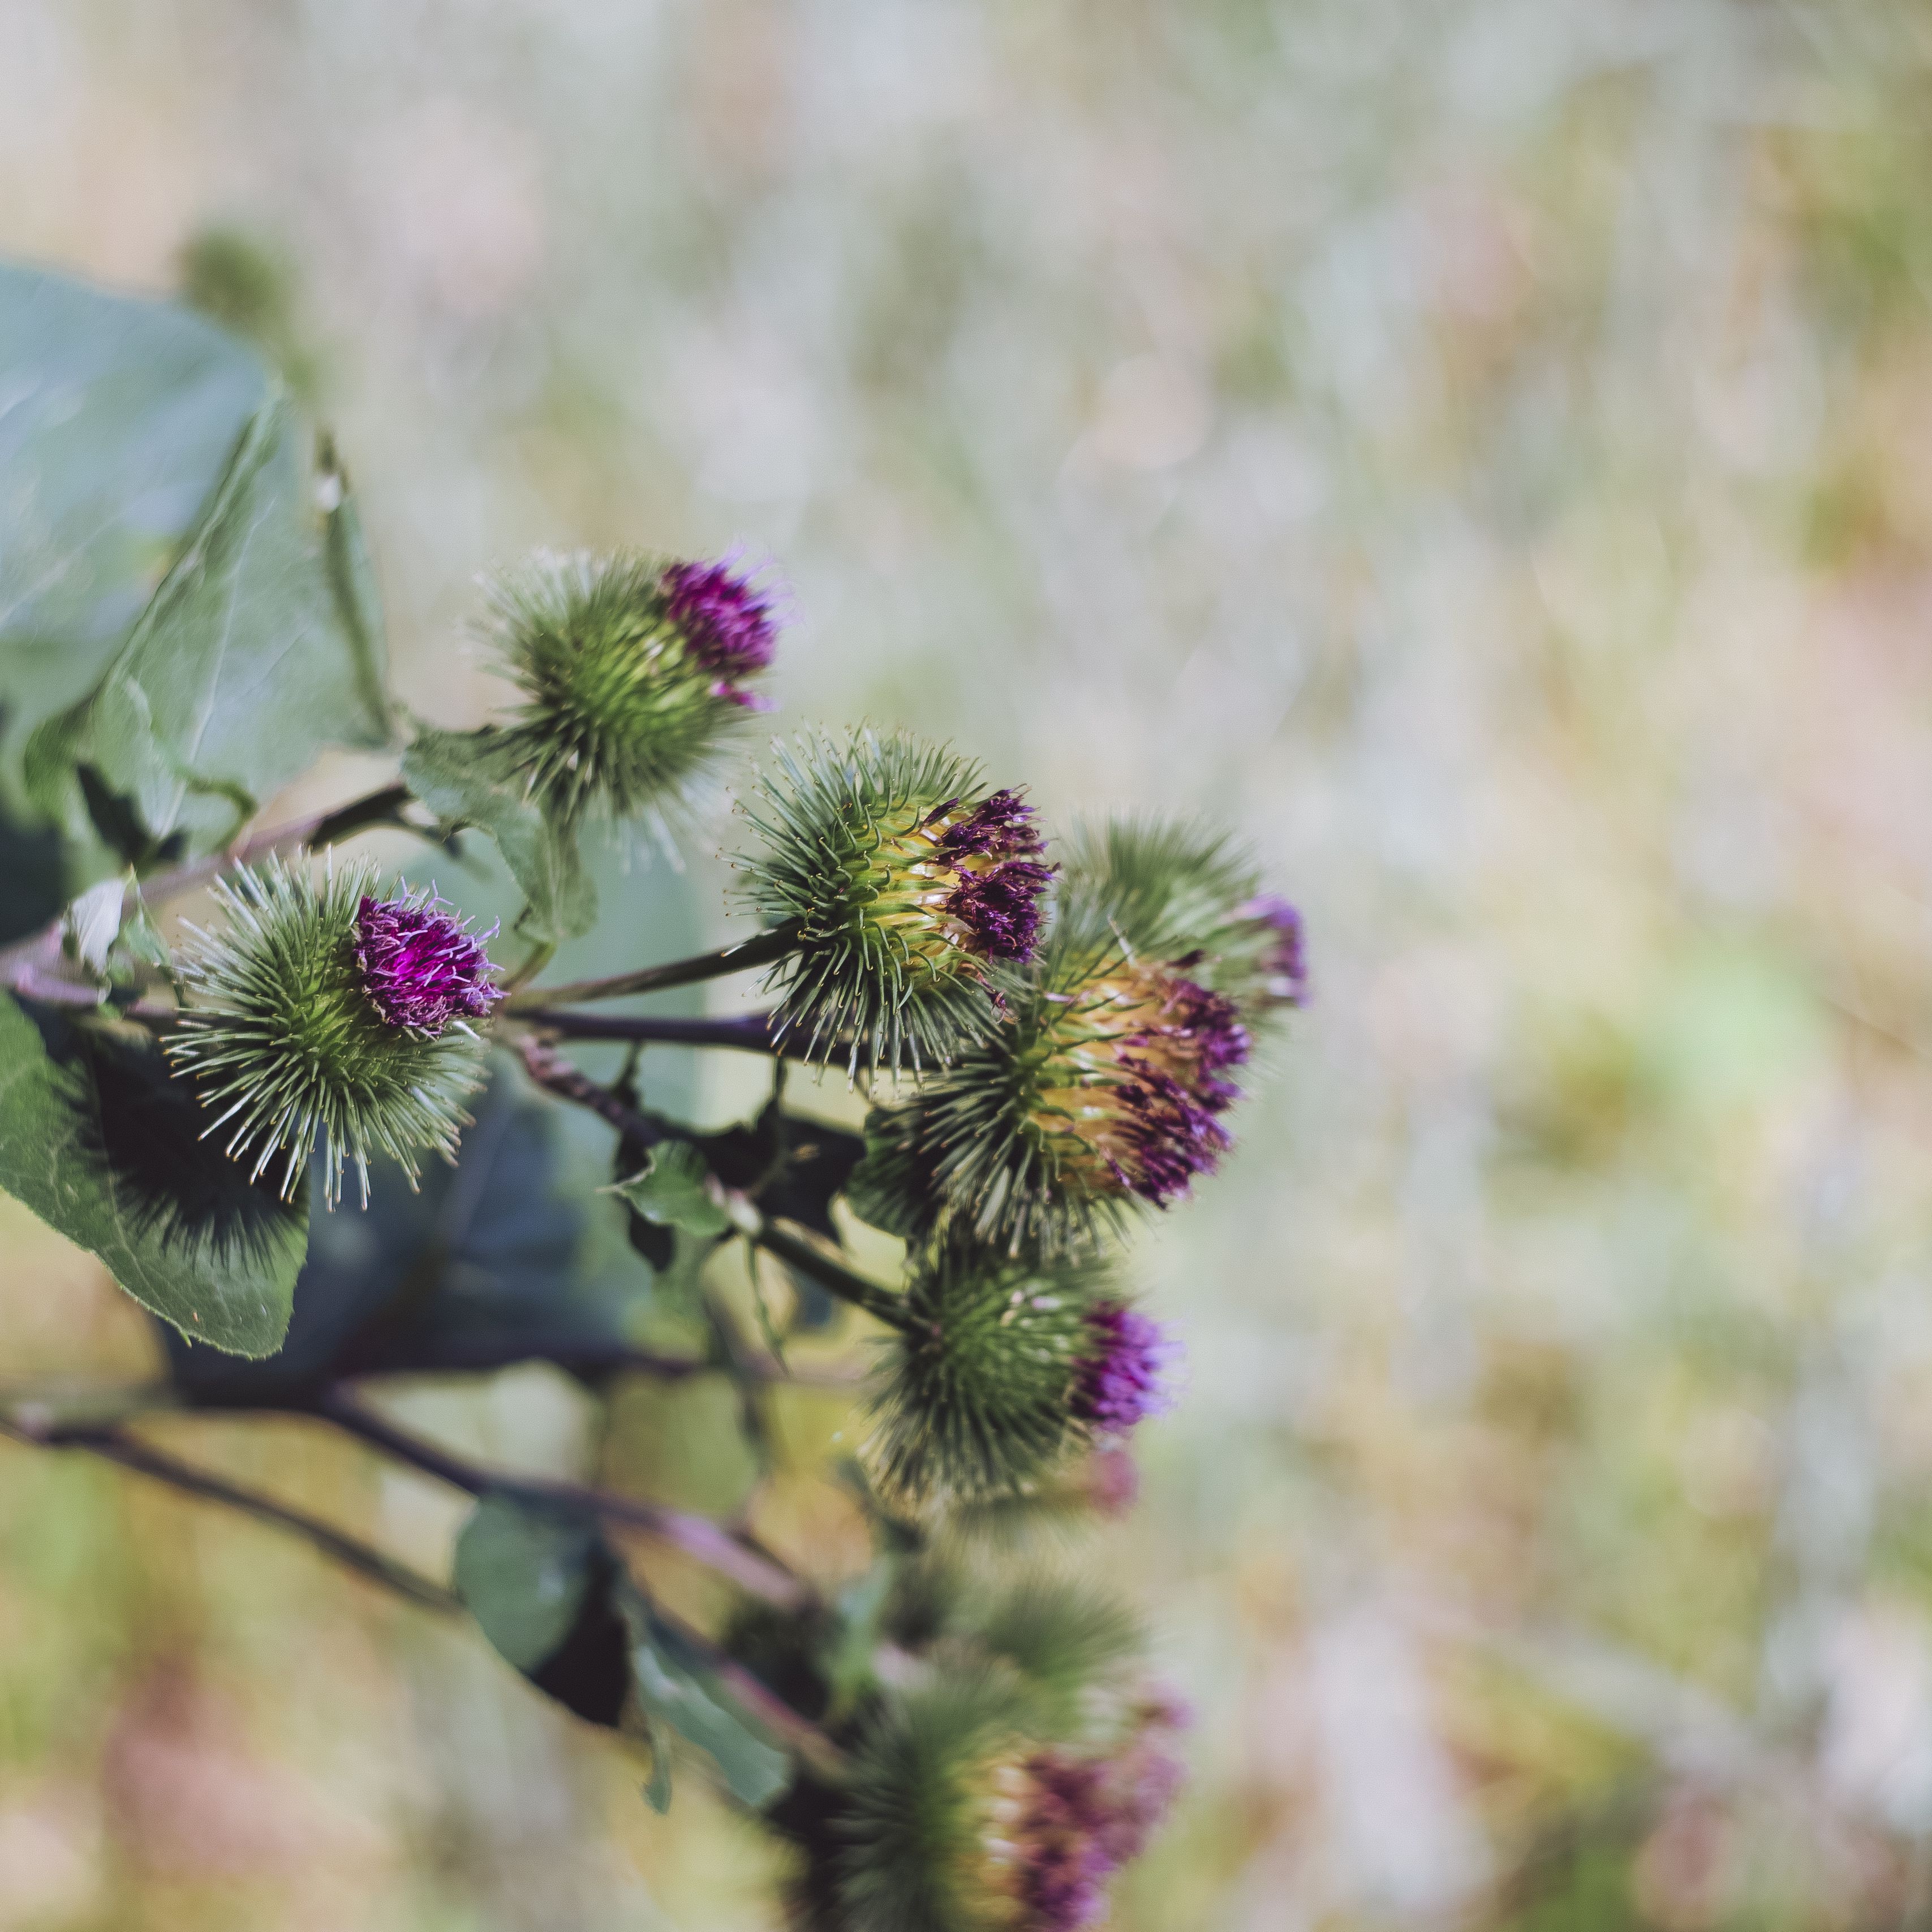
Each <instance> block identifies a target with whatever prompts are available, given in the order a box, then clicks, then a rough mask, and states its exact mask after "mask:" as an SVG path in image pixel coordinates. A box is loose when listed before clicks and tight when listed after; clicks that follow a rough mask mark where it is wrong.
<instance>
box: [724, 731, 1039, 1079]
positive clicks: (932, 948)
mask: <svg viewBox="0 0 1932 1932" xmlns="http://www.w3.org/2000/svg"><path fill="white" fill-rule="evenodd" d="M773 750H774V754H775V760H776V769H775V771H773V772H769V773H766V774H765V775H763V776H762V777H761V779H760V787H759V793H758V796H757V799H755V800H754V801H753V802H750V803H748V804H747V805H746V806H745V815H746V817H748V819H749V820H750V821H751V824H752V825H753V826H754V827H755V828H756V829H757V831H758V832H760V834H761V835H762V838H763V844H762V848H761V849H760V850H759V851H757V852H756V853H753V854H751V855H748V856H746V857H745V859H743V860H742V861H741V864H742V869H743V871H744V873H745V895H746V897H747V898H748V900H749V901H750V902H751V905H752V906H753V907H754V909H755V910H756V911H757V914H758V916H759V917H760V919H761V920H762V921H763V923H764V925H765V926H766V929H767V930H768V932H769V934H771V935H773V937H774V938H775V939H777V940H778V941H781V942H782V944H783V950H782V952H781V955H780V956H779V958H778V960H777V962H776V963H775V965H773V967H772V972H771V974H770V977H769V980H768V984H769V985H771V986H774V987H775V988H776V989H778V992H779V993H780V995H781V998H780V1001H779V1005H778V1014H777V1018H776V1025H775V1033H776V1034H777V1035H778V1037H784V1036H785V1035H787V1034H791V1033H793V1032H802V1033H803V1034H805V1051H806V1052H807V1054H808V1055H809V1056H811V1057H815V1058H831V1057H832V1056H834V1055H838V1056H840V1057H843V1058H845V1059H846V1060H847V1063H848V1064H850V1066H851V1067H853V1068H854V1069H856V1068H857V1067H859V1066H861V1065H888V1066H890V1067H895V1068H896V1067H898V1066H900V1065H901V1064H903V1063H904V1062H907V1061H910V1064H912V1065H913V1067H925V1066H930V1065H932V1064H934V1063H935V1062H936V1061H944V1060H945V1059H946V1058H948V1057H949V1056H950V1054H951V1053H952V1052H953V1051H954V1050H955V1049H956V1048H957V1047H958V1046H959V1045H960V1044H961V1043H962V1042H965V1041H970V1040H974V1039H977V1038H983V1037H986V1034H987V1033H988V1032H989V1030H990V1028H992V1024H993V1022H994V1020H995V1017H996V1016H997V1014H998V1010H999V1008H998V983H997V982H996V980H995V973H996V971H997V970H998V969H999V968H1001V967H1017V966H1021V965H1025V964H1026V963H1028V962H1030V961H1031V959H1033V957H1034V954H1035V953H1036V951H1037V947H1038V944H1039V935H1040V920H1041V901H1042V898H1043V895H1044V893H1045V892H1046V889H1047V887H1048V886H1049V884H1050V883H1052V877H1053V869H1052V867H1051V866H1050V865H1047V864H1046V863H1045V862H1044V861H1043V859H1042V857H1041V856H1040V855H1041V851H1042V844H1041V839H1040V832H1039V829H1038V828H1037V824H1036V823H1035V820H1034V812H1033V808H1031V806H1030V805H1028V804H1027V803H1026V802H1025V800H1024V799H1022V797H1021V796H1019V793H1017V792H1015V791H1012V790H988V788H987V787H986V785H985V784H984V783H983V781H982V780H981V778H980V772H979V770H978V768H977V766H974V765H972V764H971V763H968V762H967V761H965V760H962V759H959V758H956V757H953V755H952V754H950V752H947V751H942V750H938V749H936V748H932V747H930V746H927V745H920V744H919V743H917V742H915V741H913V740H912V739H908V738H906V737H904V736H891V737H886V738H883V739H882V738H880V737H878V736H876V735H875V734H874V733H871V732H869V731H863V730H861V731H855V732H853V733H850V734H849V735H848V736H846V737H845V738H844V739H837V738H832V737H829V736H816V737H807V738H803V739H799V740H798V741H797V742H796V743H795V744H791V745H787V744H785V743H783V742H779V743H778V744H776V745H775V746H774V747H773Z"/></svg>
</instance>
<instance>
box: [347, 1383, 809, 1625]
mask: <svg viewBox="0 0 1932 1932" xmlns="http://www.w3.org/2000/svg"><path fill="white" fill-rule="evenodd" d="M313 1412H314V1414H315V1415H317V1416H319V1417H320V1418H321V1419H322V1420H323V1421H325V1422H331V1423H333V1424H335V1427H337V1428H338V1429H340V1430H342V1431H343V1432H344V1434H346V1435H350V1436H356V1437H357V1438H358V1439H359V1440H361V1441H362V1442H366V1443H368V1445H369V1446H370V1447H371V1448H372V1449H378V1450H380V1451H382V1453H383V1454H384V1455H386V1456H390V1457H394V1458H395V1460H397V1461H398V1462H399V1463H407V1464H409V1466H410V1467H411V1468H412V1469H420V1470H421V1471H422V1472H423V1474H424V1475H426V1476H434V1477H435V1478H437V1480H438V1481H440V1482H445V1483H447V1484H449V1485H450V1487H452V1489H458V1490H463V1492H464V1493H466V1494H467V1495H469V1496H482V1495H484V1494H485V1493H487V1492H489V1491H490V1490H496V1491H499V1492H501V1493H503V1494H505V1495H508V1496H528V1497H531V1498H532V1499H536V1500H538V1501H541V1502H556V1503H565V1504H568V1505H572V1506H573V1507H574V1508H578V1509H582V1510H588V1511H591V1512H592V1514H595V1515H596V1516H599V1517H602V1518H603V1519H604V1521H605V1522H607V1523H622V1524H624V1525H625V1526H628V1528H631V1529H641V1530H646V1531H648V1532H649V1533H650V1534H651V1535H653V1536H655V1537H657V1538H659V1539H660V1540H661V1541H663V1542H665V1543H668V1544H670V1545H671V1546H672V1547H673V1548H674V1549H678V1550H682V1551H683V1552H684V1553H685V1555H686V1556H692V1557H695V1558H696V1559H697V1561H698V1562H700V1563H702V1564H703V1565H706V1568H709V1569H712V1570H715V1571H717V1572H718V1574H719V1575H720V1576H722V1577H730V1580H732V1582H733V1583H736V1584H737V1585H739V1587H740V1588H741V1589H745V1590H748V1591H749V1592H751V1594H752V1595H754V1596H757V1597H762V1598H763V1599H764V1600H765V1601H766V1602H767V1603H769V1604H779V1605H781V1606H782V1607H784V1608H786V1609H796V1608H797V1607H799V1606H800V1605H802V1604H805V1603H806V1602H808V1601H809V1600H810V1598H811V1591H810V1589H808V1586H806V1585H805V1583H804V1582H803V1580H802V1579H800V1578H799V1577H794V1576H793V1574H791V1572H790V1571H789V1570H787V1569H786V1568H784V1566H783V1565H781V1564H779V1563H778V1562H775V1561H774V1560H773V1559H772V1558H770V1557H769V1556H763V1555H760V1553H758V1552H757V1551H756V1550H748V1549H747V1548H746V1547H745V1546H744V1544H742V1543H740V1542H739V1541H737V1539H736V1538H734V1537H733V1536H732V1535H730V1532H728V1531H726V1530H724V1529H720V1528H719V1527H718V1525H717V1524H716V1523H713V1522H712V1520H710V1518H709V1517H702V1516H693V1515H691V1514H688V1513H687V1512H686V1511H682V1510H674V1509H667V1508H664V1507H663V1505H661V1504H658V1503H647V1502H639V1501H638V1500H637V1499H635V1498H634V1497H631V1496H613V1494H612V1493H610V1491H609V1490H598V1489H592V1488H589V1487H586V1486H585V1485H584V1484H580V1483H559V1482H553V1481H548V1480H546V1479H544V1478H538V1477H531V1476H519V1475H511V1474H509V1473H508V1472H504V1471H500V1470H495V1469H484V1468H481V1467H479V1466H478V1465H476V1464H475V1463H470V1462H467V1461H466V1460H464V1459H463V1457H460V1456H457V1455H454V1454H452V1453H451V1452H450V1451H448V1450H446V1449H444V1448H440V1447H439V1446H438V1445H437V1444H435V1443H433V1442H425V1441H423V1439H422V1438H421V1437H420V1436H413V1435H411V1434H410V1433H409V1431H408V1430H403V1429H398V1427H396V1426H395V1424H393V1423H392V1422H389V1421H386V1420H384V1418H383V1417H381V1416H380V1415H377V1414H376V1413H375V1412H374V1411H373V1410H371V1409H365V1408H364V1407H363V1406H362V1404H361V1403H359V1402H357V1401H356V1400H355V1399H354V1398H353V1397H351V1396H350V1395H347V1394H344V1392H343V1391H341V1390H339V1389H336V1390H331V1391H329V1392H328V1393H326V1394H324V1395H323V1396H322V1397H320V1398H319V1399H318V1400H317V1403H316V1404H315V1406H314V1411H313Z"/></svg>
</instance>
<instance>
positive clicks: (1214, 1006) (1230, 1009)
mask: <svg viewBox="0 0 1932 1932" xmlns="http://www.w3.org/2000/svg"><path fill="white" fill-rule="evenodd" d="M1169 1013H1170V1016H1171V1023H1172V1025H1174V1026H1175V1028H1178V1030H1179V1031H1181V1032H1182V1033H1184V1034H1186V1035H1187V1037H1188V1038H1189V1040H1191V1041H1192V1042H1193V1046H1194V1049H1195V1052H1196V1055H1197V1061H1196V1064H1197V1067H1198V1068H1199V1074H1198V1076H1197V1079H1196V1094H1197V1095H1198V1097H1199V1100H1200V1101H1201V1103H1202V1106H1205V1107H1206V1108H1207V1109H1208V1110H1209V1112H1212V1113H1217V1114H1218V1113H1220V1112H1221V1111H1222V1110H1223V1109H1224V1108H1226V1107H1228V1106H1232V1104H1233V1103H1234V1102H1235V1101H1237V1100H1239V1099H1240V1098H1241V1089H1240V1088H1238V1087H1237V1086H1236V1085H1235V1084H1234V1082H1232V1081H1231V1080H1224V1079H1222V1078H1221V1077H1220V1076H1222V1075H1223V1074H1224V1073H1226V1072H1227V1071H1228V1070H1229V1069H1230V1068H1231V1067H1239V1066H1241V1065H1242V1064H1244V1062H1245V1061H1247V1057H1248V1055H1249V1053H1250V1051H1252V1049H1253V1041H1252V1040H1250V1038H1249V1037H1248V1030H1247V1028H1246V1027H1244V1025H1242V1024H1241V1008H1240V1007H1238V1006H1236V1005H1235V1003H1234V1001H1232V1000H1231V999H1229V998H1226V997H1225V996H1224V995H1222V994H1220V993H1211V992H1209V991H1208V989H1207V988H1206V987H1205V986H1196V984H1195V983H1194V982H1193V980H1176V981H1175V983H1174V991H1173V993H1172V996H1171V998H1170V1001H1169Z"/></svg>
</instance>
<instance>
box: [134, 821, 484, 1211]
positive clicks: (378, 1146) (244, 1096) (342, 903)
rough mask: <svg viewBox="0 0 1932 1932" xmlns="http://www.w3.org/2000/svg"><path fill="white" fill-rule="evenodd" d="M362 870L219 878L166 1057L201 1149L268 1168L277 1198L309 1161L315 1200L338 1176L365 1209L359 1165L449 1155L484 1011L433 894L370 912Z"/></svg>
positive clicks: (472, 946)
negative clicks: (350, 1180)
mask: <svg viewBox="0 0 1932 1932" xmlns="http://www.w3.org/2000/svg"><path fill="white" fill-rule="evenodd" d="M375 880H376V868H375V867H374V865H372V864H362V865H355V866H352V867H348V868H344V870H342V871H336V870H335V868H334V866H333V865H331V866H330V868H329V871H328V872H327V873H326V875H325V877H323V879H322V880H320V881H318V880H316V879H315V878H314V877H313V876H312V875H311V874H310V873H309V872H308V871H305V870H296V869H294V868H291V867H290V866H288V865H284V863H283V862H282V861H281V859H270V860H269V862H268V863H267V864H266V865H263V866H262V867H260V868H252V867H248V866H242V867H239V868H236V871H233V873H231V874H229V875H228V876H227V877H226V878H223V879H221V880H217V883H216V885H215V887H214V891H215V895H216V898H217V901H219V902H220V907H221V909H222V911H223V913H224V914H225V915H226V917H225V921H224V924H223V927H222V929H220V931H219V932H216V933H213V934H209V933H197V934H196V941H197V942H198V944H197V946H196V950H194V951H193V953H191V954H190V956H189V957H188V958H187V959H186V960H185V961H184V964H183V966H182V969H181V971H182V977H183V978H184V980H185V981H186V982H187V985H188V987H189V989H190V994H191V996H192V1004H191V1005H190V1007H189V1008H188V1010H187V1012H186V1013H184V1015H183V1016H182V1019H181V1025H180V1028H179V1029H178V1031H177V1032H176V1034H175V1036H174V1037H172V1039H171V1040H169V1042H168V1043H167V1052H168V1055H169V1058H170V1059H171V1060H172V1061H173V1063H174V1065H175V1071H176V1073H178V1074H179V1075H181V1076H185V1077H187V1078H188V1079H191V1080H192V1081H193V1084H194V1088H195V1091H196V1097H198V1098H199V1100H200V1102H201V1103H202V1106H204V1107H205V1108H206V1109H208V1112H209V1113H210V1115H211V1120H210V1122H209V1124H208V1128H207V1130H206V1132H205V1135H204V1136H203V1138H208V1137H210V1136H220V1137H221V1144H222V1147H223V1151H224V1152H225V1153H226V1154H227V1155H228V1156H229V1158H230V1159H232V1160H236V1161H239V1162H241V1163H244V1164H245V1165H246V1166H248V1167H249V1169H250V1178H251V1179H253V1178H254V1177H255V1176H256V1175H260V1174H261V1173H262V1172H263V1171H264V1169H266V1168H268V1167H269V1164H270V1163H271V1162H272V1161H274V1160H276V1158H277V1157H278V1156H279V1157H280V1159H281V1175H280V1185H281V1192H282V1194H283V1196H284V1199H287V1198H288V1197H289V1196H292V1195H293V1193H294V1192H295V1189H296V1185H297V1184H298V1183H299V1181H300V1180H301V1178H302V1175H303V1174H304V1173H305V1172H307V1170H308V1163H309V1158H310V1156H311V1154H313V1153H314V1151H315V1150H316V1148H317V1146H318V1145H320V1148H322V1150H323V1198H324V1199H325V1200H326V1202H328V1203H329V1205H331V1206H333V1205H335V1203H336V1202H337V1201H338V1200H339V1199H341V1193H342V1173H343V1169H344V1165H345V1163H347V1164H352V1165H353V1166H354V1167H355V1168H356V1172H357V1174H358V1175H359V1178H360V1181H361V1191H362V1201H363V1203H364V1205H365V1206H366V1205H367V1204H368V1198H369V1163H370V1162H371V1160H373V1159H374V1158H376V1157H379V1156H381V1157H387V1158H389V1159H390V1160H394V1161H395V1162H397V1163H399V1164H400V1165H401V1167H402V1168H403V1169H404V1172H407V1174H408V1175H409V1176H410V1178H411V1180H412V1181H413V1180H414V1179H415V1178H416V1175H417V1173H418V1172H419V1169H418V1157H419V1155H420V1154H422V1153H423V1152H424V1151H435V1152H436V1153H438V1154H442V1155H443V1157H445V1158H446V1159H453V1158H454V1157H455V1148H456V1142H457V1137H458V1133H459V1132H460V1130H461V1129H462V1128H463V1127H465V1126H466V1125H467V1124H468V1121H469V1117H468V1115H466V1114H465V1113H464V1112H463V1109H462V1105H461V1103H462V1101H463V1097H464V1096H465V1095H466V1094H468V1093H469V1092H470V1091H472V1089H474V1088H475V1086H476V1085H477V1084H478V1081H479V1080H480V1079H481V1073H482V1043H481V1040H478V1037H477V1036H476V1034H475V1031H473V1030H472V1028H471V1027H470V1025H469V1019H470V1018H471V1017H481V1015H482V1014H483V1013H487V1010H488V1009H489V1007H490V1004H491V1003H492V1002H493V1001H494V999H495V998H496V989H494V988H493V987H492V986H490V985H489V984H488V981H487V976H488V974H489V973H490V970H491V968H490V962H489V960H488V958H487V956H486V955H485V954H484V951H483V949H482V946H481V942H480V941H478V940H476V939H475V938H471V937H470V936H469V935H468V934H467V933H466V932H464V930H463V926H462V925H461V924H460V922H458V921H457V920H455V919H452V918H449V917H448V916H446V915H444V914H443V913H440V912H439V911H437V910H436V907H437V904H438V903H439V901H437V900H436V899H435V898H434V895H422V894H416V895H412V894H410V893H408V892H407V891H405V892H402V893H401V894H400V895H398V896H396V897H394V898H389V899H380V898H376V897H375V896H374V892H373V888H374V884H375Z"/></svg>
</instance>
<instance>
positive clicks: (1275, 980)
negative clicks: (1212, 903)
mask: <svg viewBox="0 0 1932 1932" xmlns="http://www.w3.org/2000/svg"><path fill="white" fill-rule="evenodd" d="M1235 917H1236V918H1237V919H1245V920H1247V921H1248V922H1250V923H1251V924H1253V925H1256V926H1265V927H1267V928H1268V929H1269V930H1270V939H1269V943H1268V945H1267V947H1266V948H1265V950H1264V951H1263V953H1262V956H1261V961H1260V965H1261V969H1262V974H1263V976H1264V978H1263V985H1264V987H1265V990H1266V992H1267V995H1268V999H1269V1001H1271V1003H1272V1004H1274V1005H1276V1006H1281V1007H1305V1006H1307V1004H1308V951H1307V934H1306V932H1305V929H1304V926H1303V923H1302V918H1301V913H1300V912H1299V911H1298V910H1296V908H1295V907H1293V906H1292V905H1291V904H1289V902H1288V901H1287V900H1286V899H1285V898H1280V897H1279V896H1278V895H1276V894H1275V893H1273V892H1264V893H1262V895H1260V897H1259V898H1252V899H1250V900H1249V901H1247V904H1245V905H1242V906H1238V907H1236V908H1235Z"/></svg>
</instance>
